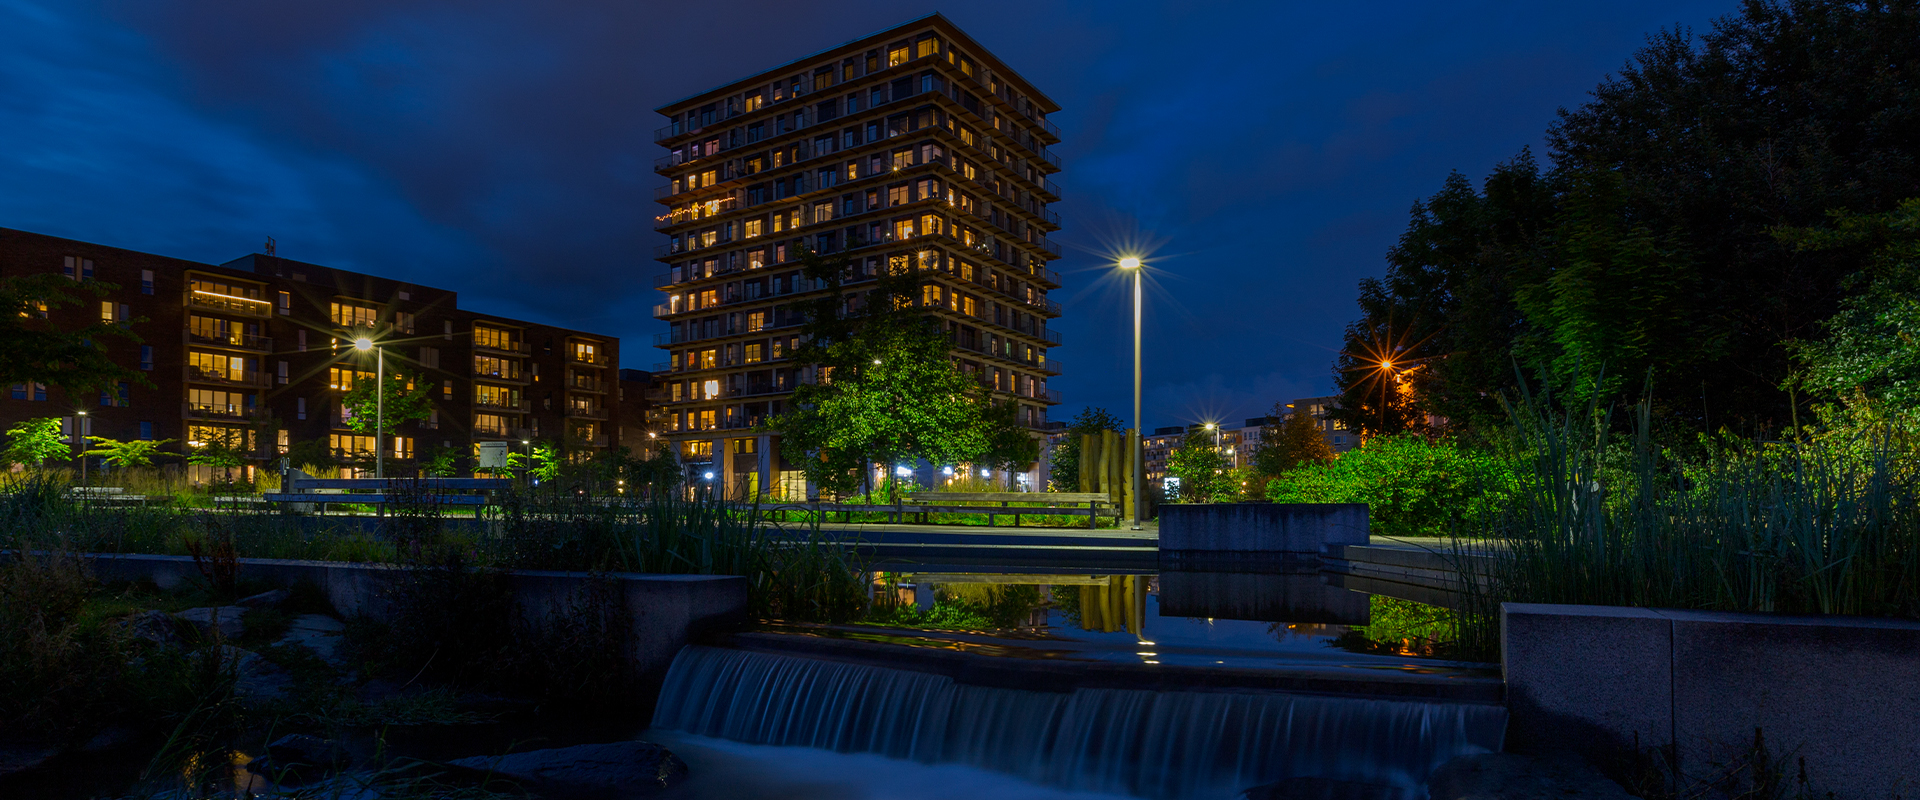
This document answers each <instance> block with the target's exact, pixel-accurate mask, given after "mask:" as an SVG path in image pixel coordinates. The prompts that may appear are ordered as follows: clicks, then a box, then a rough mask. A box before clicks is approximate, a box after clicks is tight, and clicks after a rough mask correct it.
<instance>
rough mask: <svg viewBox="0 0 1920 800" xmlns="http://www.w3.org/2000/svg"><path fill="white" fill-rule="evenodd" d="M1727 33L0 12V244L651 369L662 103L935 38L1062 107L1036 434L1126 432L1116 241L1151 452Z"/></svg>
mask: <svg viewBox="0 0 1920 800" xmlns="http://www.w3.org/2000/svg"><path fill="white" fill-rule="evenodd" d="M295 6H299V7H298V8H295ZM1733 8H1734V3H1733V2H1732V0H1718V1H1717V2H1672V1H1669V2H1645V1H1643V0H1614V1H1613V2H1607V3H1538V2H1533V3H1414V2H1402V3H1367V4H1345V3H1341V4H1329V3H1295V2H1287V3H1277V2H1270V3H1178V4H1175V3H1167V4H1156V3H1138V2H1127V1H1126V0H1100V1H1098V2H1094V1H1092V0H1083V1H1080V2H1063V3H1032V2H1001V1H1000V0H981V1H979V2H973V3H968V4H965V6H964V7H961V8H952V9H940V8H937V7H931V6H916V5H911V4H905V3H878V2H861V3H760V2H733V3H711V2H708V3H659V2H647V3H636V2H587V1H586V0H568V2H564V3H551V2H550V3H532V2H523V3H503V2H483V1H479V0H457V1H455V0H447V1H446V2H402V1H399V0H378V2H369V1H367V0H331V1H330V2H325V3H277V2H275V3H260V2H220V3H214V2H203V3H176V2H156V1H155V0H128V1H127V2H112V3H104V4H98V3H91V2H60V3H53V2H32V1H31V0H27V1H24V2H23V1H22V0H0V227H11V228H20V229H25V230H30V231H37V232H42V233H48V234H53V235H57V236H66V237H71V238H75V239H82V240H87V241H93V242H99V243H102V244H108V245H114V246H119V247H126V248H131V249H135V250H142V251H147V252H154V253H160V254H164V255H169V256H175V257H180V258H189V259H196V260H202V261H210V262H214V263H219V262H224V261H227V260H230V259H233V258H236V257H239V256H241V255H244V254H246V253H248V252H253V251H256V250H258V249H259V248H260V246H261V243H262V242H263V241H264V240H265V238H266V237H267V236H273V237H275V238H276V239H277V240H278V242H279V254H280V255H282V256H285V257H288V258H294V259H299V260H303V261H310V262H315V263H319V264H325V265H329V266H336V267H342V268H346V269H353V270H360V271H365V272H372V273H377V274H382V275H388V276H392V277H395V278H399V279H403V280H408V281H413V282H417V283H422V284H427V285H432V286H439V287H445V288H450V289H454V290H457V291H459V292H460V294H461V300H460V302H461V305H462V306H464V307H468V308H473V309H478V310H482V311H486V312H490V313H496V314H504V315H511V316H518V317H523V318H527V319H532V320H536V321H541V322H547V323H551V324H555V325H564V326H571V327H575V328H582V329H586V330H590V331H596V332H601V333H607V334H613V335H617V336H620V337H622V338H623V339H624V345H625V348H624V361H625V363H624V364H623V366H627V367H635V368H641V369H645V368H649V367H650V366H651V365H652V364H653V363H654V362H655V361H662V360H664V355H662V351H659V350H655V349H653V348H651V347H650V346H647V343H649V342H650V341H651V335H652V334H653V333H656V332H659V331H663V330H665V326H664V324H663V323H660V322H657V321H655V320H653V319H652V318H651V317H650V316H649V313H650V308H651V306H652V305H653V304H654V303H655V302H658V300H659V296H658V294H657V293H656V292H653V291H651V290H650V289H649V288H648V287H649V286H650V285H651V283H650V278H651V276H653V275H654V274H655V273H658V272H662V271H664V269H665V267H664V266H663V265H661V264H659V263H657V262H654V261H652V260H651V258H650V256H651V253H652V251H653V246H654V245H655V244H656V243H658V242H660V241H663V240H664V237H660V236H658V235H657V234H655V233H654V232H653V230H652V219H653V216H654V214H655V213H656V210H657V209H658V208H659V206H657V205H656V204H655V203H653V201H652V200H651V198H652V196H653V189H654V187H656V186H659V185H661V184H662V183H664V181H663V180H662V179H661V178H659V177H658V176H656V175H655V174H654V173H653V172H652V163H653V160H654V159H655V158H656V157H658V156H659V155H662V151H661V150H660V149H659V148H658V147H656V146H654V145H653V144H652V135H651V134H652V131H653V130H654V129H655V128H656V127H659V126H660V125H661V124H663V122H664V120H662V118H660V117H659V116H658V115H656V114H654V113H653V111H652V109H653V108H654V107H655V106H658V105H661V104H663V103H666V102H669V101H672V100H675V99H678V98H680V97H683V96H686V95H689V94H693V93H695V92H698V91H702V90H705V89H707V88H710V87H712V86H715V85H718V84H721V83H725V82H729V81H732V80H734V79H737V78H742V77H745V76H747V75H750V74H753V73H755V72H758V71H760V70H763V69H767V68H770V67H772V66H775V65H777V64H780V63H782V62H785V61H788V60H790V59H793V58H797V57H800V56H803V55H806V54H809V53H813V52H816V51H818V50H821V49H824V48H826V47H829V46H831V45H834V44H837V43H839V42H842V41H846V40H849V39H854V38H858V37H860V36H862V35H865V34H867V33H870V32H873V31H875V30H879V29H882V28H886V27H890V26H892V25H895V24H899V23H901V22H904V21H906V20H908V19H911V18H914V17H918V16H920V15H922V14H925V13H927V12H930V11H935V10H940V11H943V12H944V13H946V14H947V16H948V17H949V18H951V19H952V20H954V22H956V23H958V24H959V25H960V26H961V27H962V28H963V29H965V30H967V31H968V32H969V33H970V34H972V36H973V37H974V38H975V39H977V40H979V41H980V42H981V43H982V44H984V45H986V46H987V47H988V48H990V49H991V50H993V51H994V52H995V53H996V54H998V55H999V56H1000V58H1001V59H1003V60H1005V61H1006V62H1008V63H1009V64H1011V65H1012V66H1013V67H1014V69H1016V70H1018V71H1019V72H1020V73H1021V74H1023V75H1024V76H1025V77H1026V78H1027V79H1028V80H1029V81H1031V82H1033V83H1034V84H1036V85H1037V86H1038V87H1039V88H1040V89H1041V90H1042V91H1044V92H1046V93H1047V94H1048V95H1050V96H1051V97H1052V98H1053V99H1054V100H1055V101H1056V102H1058V103H1060V104H1061V105H1062V106H1063V107H1064V110H1063V111H1061V112H1060V113H1058V114H1056V115H1054V116H1053V117H1052V119H1053V120H1054V121H1055V122H1056V123H1057V124H1058V125H1059V126H1060V128H1061V131H1062V137H1063V138H1064V140H1065V142H1064V143H1063V144H1062V145H1060V146H1058V147H1057V148H1055V150H1056V152H1057V153H1059V154H1060V156H1061V157H1062V158H1063V159H1064V167H1065V171H1064V172H1062V173H1061V174H1060V175H1058V176H1056V177H1055V181H1056V182H1057V183H1059V184H1060V185H1061V186H1062V187H1063V189H1064V193H1065V195H1066V201H1065V202H1063V203H1060V204H1057V205H1055V206H1054V208H1055V209H1056V210H1058V211H1059V212H1060V214H1061V216H1062V217H1063V220H1062V221H1063V224H1064V225H1065V226H1066V227H1065V230H1063V231H1061V233H1060V234H1058V241H1060V242H1061V244H1062V245H1063V246H1064V250H1065V252H1066V253H1067V256H1066V258H1065V259H1063V260H1061V261H1058V262H1055V263H1054V267H1055V268H1056V269H1058V270H1059V271H1060V272H1061V273H1062V274H1063V275H1064V276H1065V277H1066V282H1067V286H1066V287H1065V288H1064V289H1061V290H1059V291H1058V292H1056V293H1054V295H1053V298H1054V299H1055V300H1057V301H1059V302H1060V303H1061V304H1062V305H1063V306H1065V309H1066V316H1065V317H1063V318H1062V319H1060V320H1058V321H1057V322H1056V325H1057V327H1058V328H1059V329H1060V330H1061V331H1062V334H1063V336H1064V340H1065V346H1064V347H1062V348H1060V349H1058V350H1055V351H1054V353H1053V354H1054V355H1057V356H1058V357H1059V358H1060V359H1061V360H1062V361H1064V362H1065V363H1066V365H1067V368H1068V371H1067V373H1066V375H1064V376H1062V377H1060V378H1059V379H1057V380H1055V381H1053V382H1051V384H1050V385H1051V386H1052V387H1053V388H1057V389H1060V390H1062V391H1063V392H1064V393H1065V396H1066V403H1065V405H1063V406H1060V407H1057V408H1055V410H1054V412H1053V418H1054V419H1062V420H1064V419H1068V418H1070V417H1071V416H1072V414H1073V413H1074V412H1075V411H1077V410H1079V409H1080V408H1081V407H1083V406H1085V405H1088V404H1092V405H1101V406H1105V407H1107V408H1109V409H1111V410H1112V411H1114V412H1116V413H1117V414H1120V415H1121V416H1123V417H1125V416H1126V415H1128V414H1129V413H1130V406H1131V400H1130V395H1129V394H1128V391H1129V387H1130V383H1129V381H1130V368H1131V362H1130V357H1131V350H1130V342H1129V333H1130V328H1129V327H1128V320H1127V316H1126V314H1127V305H1126V295H1125V293H1124V290H1123V289H1122V288H1121V287H1122V285H1121V284H1119V283H1118V282H1116V281H1115V280H1113V279H1112V278H1111V269H1110V264H1111V254H1112V253H1113V252H1115V251H1116V250H1117V249H1119V248H1122V247H1126V246H1129V245H1134V246H1147V247H1148V248H1150V254H1149V255H1150V257H1149V260H1148V264H1149V266H1150V268H1151V270H1152V276H1153V277H1152V279H1151V282H1150V284H1149V287H1148V294H1147V313H1146V335H1147V349H1146V364H1147V373H1146V417H1147V419H1146V425H1147V426H1148V427H1150V428H1151V427H1157V426H1162V425H1176V424H1189V423H1193V422H1196V421H1201V420H1206V419H1227V420H1234V421H1236V422H1237V421H1238V420H1239V419H1240V418H1242V417H1246V416H1250V415H1256V414H1260V413H1263V412H1264V411H1265V410H1266V409H1267V408H1268V407H1270V406H1271V405H1272V404H1273V403H1274V401H1276V400H1278V401H1285V400H1291V399H1293V398H1296V397H1304V396H1310V395H1316V394H1323V393H1326V392H1328V391H1329V390H1330V389H1331V387H1332V372H1331V363H1332V359H1333V356H1334V352H1335V350H1336V349H1337V348H1338V347H1339V345H1340V334H1341V330H1342V328H1343V327H1344V326H1345V325H1346V324H1347V323H1348V322H1349V321H1351V320H1352V319H1353V318H1354V317H1355V316H1356V315H1357V313H1358V312H1357V310H1356V308H1355V305H1354V296H1355V288H1354V287H1355V283H1356V282H1357V281H1358V280H1359V279H1360V278H1362V277H1365V276H1368V275H1378V274H1380V273H1381V271H1382V269H1383V262H1382V257H1383V255H1384V253H1385V252H1386V249H1387V248H1388V247H1389V246H1390V245H1391V244H1392V243H1393V241H1394V239H1395V238H1396V237H1397V236H1398V235H1399V233H1400V232H1401V230H1403V229H1404V227H1405V224H1406V220H1407V211H1408V208H1409V207H1410V206H1411V205H1412V204H1413V203H1414V202H1415V201H1416V200H1418V199H1420V198H1422V197H1424V196H1426V195H1429V194H1431V193H1433V192H1434V191H1435V190H1437V189H1438V188H1439V186H1440V184H1441V181H1442V180H1443V179H1444V178H1445V177H1446V175H1447V173H1448V171H1450V170H1459V171H1461V172H1464V173H1466V174H1467V175H1469V176H1471V177H1473V178H1475V179H1476V180H1478V178H1480V177H1481V176H1483V175H1484V174H1485V173H1486V171H1487V170H1488V169H1489V168H1490V167H1491V166H1492V165H1493V164H1494V163H1496V162H1498V161H1501V160H1504V159H1507V158H1510V157H1512V156H1513V155H1514V154H1516V153H1518V152H1519V151H1520V149H1521V148H1522V147H1528V146H1531V147H1533V148H1534V150H1535V152H1536V153H1539V152H1541V136H1542V133H1543V131H1544V130H1545V129H1546V126H1547V125H1548V124H1549V123H1550V122H1551V121H1552V119H1553V118H1554V113H1555V110H1556V109H1558V108H1559V107H1561V106H1571V105H1575V104H1578V103H1580V102H1581V101H1582V100H1584V99H1585V97H1586V93H1587V91H1588V90H1589V89H1591V88H1592V87H1593V86H1594V85H1595V84H1596V83H1597V82H1598V81H1599V80H1600V79H1601V78H1602V77H1603V76H1604V75H1606V74H1607V73H1608V72H1610V71H1613V70H1617V69H1618V68H1619V67H1620V66H1621V65H1622V64H1623V63H1625V61H1626V59H1627V58H1628V57H1629V56H1630V55H1631V54H1632V52H1633V51H1634V50H1635V49H1636V48H1637V47H1639V46H1640V45H1641V44H1642V43H1643V42H1644V40H1645V37H1646V35H1647V34H1649V33H1651V32H1653V31H1655V30H1656V29H1659V28H1661V27H1672V26H1676V25H1679V26H1688V27H1692V28H1695V29H1696V30H1698V29H1704V28H1705V27H1707V26H1708V25H1709V24H1710V22H1711V20H1712V18H1713V17H1715V16H1719V15H1722V14H1726V13H1729V12H1731V11H1732V10H1733Z"/></svg>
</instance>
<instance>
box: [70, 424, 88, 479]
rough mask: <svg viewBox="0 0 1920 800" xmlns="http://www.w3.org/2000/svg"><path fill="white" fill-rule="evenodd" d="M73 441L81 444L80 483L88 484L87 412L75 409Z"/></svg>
mask: <svg viewBox="0 0 1920 800" xmlns="http://www.w3.org/2000/svg"><path fill="white" fill-rule="evenodd" d="M73 442H74V444H77V445H79V446H80V485H81V486H85V485H87V412H85V411H75V412H74V416H73Z"/></svg>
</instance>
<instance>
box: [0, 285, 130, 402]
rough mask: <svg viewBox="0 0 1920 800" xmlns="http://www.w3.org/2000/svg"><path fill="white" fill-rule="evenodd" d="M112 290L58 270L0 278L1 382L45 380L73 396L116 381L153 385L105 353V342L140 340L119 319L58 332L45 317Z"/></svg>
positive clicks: (80, 304)
mask: <svg viewBox="0 0 1920 800" xmlns="http://www.w3.org/2000/svg"><path fill="white" fill-rule="evenodd" d="M116 288H119V287H117V286H114V285H113V284H110V283H94V282H91V281H88V282H81V281H74V280H71V279H69V278H66V277H64V276H62V275H59V274H56V273H36V274H31V275H17V276H13V277H9V278H0V384H15V383H44V384H47V385H49V386H55V387H59V388H60V389H62V390H64V391H66V392H68V393H69V394H75V395H79V394H85V393H87V392H90V391H98V390H101V389H103V388H110V387H111V386H112V385H113V384H114V383H116V382H118V381H128V382H131V383H137V384H140V385H141V386H152V385H153V383H152V382H150V381H148V380H147V378H146V376H145V375H144V374H142V373H140V372H138V371H135V370H132V369H128V368H126V367H123V366H121V365H119V364H117V363H114V361H113V359H112V358H110V357H109V356H108V355H107V349H106V343H108V342H112V341H116V340H117V341H121V342H125V343H129V344H138V343H139V342H140V337H138V336H135V335H134V334H133V332H132V331H131V330H130V329H128V328H127V327H126V326H125V325H123V324H122V323H118V322H104V321H96V322H94V323H92V324H90V325H86V326H84V327H81V328H77V329H74V330H62V329H60V328H59V327H57V326H56V325H55V324H54V323H53V322H52V321H51V320H49V319H48V315H47V312H49V311H53V310H57V309H61V308H65V307H68V306H81V307H85V306H87V305H89V304H90V303H91V302H93V301H94V300H96V299H97V298H101V297H105V296H107V293H108V292H109V291H110V290H113V289H116ZM93 319H95V320H98V319H99V317H98V316H95V317H93ZM138 321H139V320H129V321H128V323H132V322H138Z"/></svg>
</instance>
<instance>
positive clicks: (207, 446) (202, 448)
mask: <svg viewBox="0 0 1920 800" xmlns="http://www.w3.org/2000/svg"><path fill="white" fill-rule="evenodd" d="M187 447H188V451H187V463H189V464H195V465H198V466H203V467H208V468H210V469H214V470H219V472H220V480H221V481H222V482H232V481H233V471H234V470H237V469H239V468H241V467H244V466H246V464H247V455H248V453H247V450H246V433H245V432H244V431H240V430H236V429H226V428H222V429H219V430H218V431H217V432H216V433H214V434H213V435H211V436H209V437H208V438H207V439H206V440H205V441H201V442H188V443H187Z"/></svg>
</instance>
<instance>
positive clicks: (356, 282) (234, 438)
mask: <svg viewBox="0 0 1920 800" xmlns="http://www.w3.org/2000/svg"><path fill="white" fill-rule="evenodd" d="M39 272H53V273H59V274H62V275H65V276H66V277H68V278H70V279H72V280H75V281H79V282H91V283H99V284H110V285H111V286H112V287H113V288H111V289H110V290H108V292H107V294H106V295H105V296H104V297H102V298H100V299H98V300H97V301H96V300H89V304H88V305H87V306H86V307H83V308H64V309H50V310H48V311H47V312H46V313H47V317H48V319H49V321H50V322H51V323H53V324H55V325H58V326H60V327H62V328H68V329H72V328H77V327H80V326H82V325H84V324H86V323H88V322H91V321H93V320H102V321H112V322H116V323H118V324H122V325H124V326H126V328H127V329H128V330H129V331H130V332H132V333H133V334H135V335H136V336H138V337H139V339H140V341H139V342H138V343H130V342H122V341H118V340H116V341H111V342H103V343H101V344H103V345H104V346H105V347H106V348H107V350H108V354H109V356H110V357H112V358H113V359H114V360H115V361H116V362H117V363H119V364H121V365H122V366H125V367H127V368H129V369H133V370H136V371H137V372H139V373H140V375H141V376H143V377H144V378H145V379H146V380H147V382H149V383H151V384H152V385H151V386H145V385H139V384H138V383H137V382H133V381H128V382H121V383H119V384H117V385H116V386H114V387H110V388H109V389H108V390H106V391H102V392H99V393H98V395H97V396H94V395H93V394H92V393H89V394H88V395H87V396H66V395H62V394H61V393H60V392H59V391H58V390H55V389H51V388H49V387H46V386H42V385H26V384H16V385H13V386H10V387H6V392H5V394H4V395H0V426H7V425H12V424H14V423H16V422H19V421H21V420H25V419H29V418H36V417H63V418H70V427H69V430H73V428H74V427H77V428H79V430H78V431H75V433H76V434H78V435H93V436H102V437H107V438H112V439H121V440H134V439H143V440H163V439H172V440H174V441H175V442H177V443H178V444H176V445H173V446H172V447H174V448H181V447H184V448H188V449H191V448H195V447H200V446H204V445H206V444H208V443H223V444H227V445H228V446H231V447H233V448H234V449H236V450H238V451H241V452H242V453H244V454H245V455H246V456H247V458H248V462H249V466H248V467H247V468H246V469H249V470H251V469H254V468H256V467H260V466H265V465H267V464H269V463H270V462H274V461H276V460H277V459H276V457H277V456H279V455H281V454H286V453H288V452H289V451H290V450H292V449H293V448H294V447H295V446H302V445H304V446H306V447H314V446H315V445H311V444H308V443H319V444H318V446H319V447H324V448H325V449H326V450H327V451H330V452H331V453H333V454H335V455H338V456H346V457H367V456H370V455H371V454H372V453H373V452H374V436H373V435H372V434H371V432H368V433H359V432H356V431H354V430H352V428H351V427H350V426H349V425H348V424H347V423H348V420H349V418H350V414H349V413H348V410H347V409H346V408H345V406H344V404H343V403H342V402H341V399H342V397H343V396H344V395H345V394H346V393H347V392H348V391H351V390H352V388H353V386H354V384H355V383H356V382H359V381H369V380H373V379H374V376H375V374H376V373H377V372H378V371H379V369H380V364H379V361H380V358H381V357H382V355H384V358H385V364H386V367H387V369H389V370H394V371H396V372H404V373H406V374H409V375H413V376H416V377H417V379H418V380H419V381H422V382H425V383H427V384H428V385H430V386H432V387H433V388H434V391H432V392H431V411H430V413H429V416H428V418H427V419H424V420H419V421H416V422H409V423H407V424H405V425H403V426H401V427H400V428H398V429H397V430H396V431H395V432H394V434H393V435H392V436H390V437H387V439H386V441H384V442H382V444H381V448H380V449H381V451H383V452H384V454H385V456H386V458H387V459H389V460H392V461H394V462H396V468H398V469H402V470H405V469H407V468H408V464H409V462H412V461H414V460H415V459H416V458H419V457H421V456H424V455H426V454H427V453H428V452H429V451H431V450H434V449H439V448H449V447H453V448H460V449H461V450H462V451H463V452H466V451H470V450H471V448H472V446H473V445H474V444H475V443H478V442H482V441H511V442H515V443H516V444H517V443H519V442H523V441H524V442H531V441H534V440H545V441H551V442H555V443H558V444H560V445H561V446H562V447H563V448H565V449H567V450H569V451H572V452H575V453H588V452H591V451H594V450H598V449H604V448H607V447H611V446H615V445H617V444H618V440H617V437H618V435H619V434H618V430H617V428H618V426H617V425H616V424H615V423H614V420H613V418H612V413H613V411H614V409H615V408H617V406H618V402H619V396H618V391H619V386H618V383H617V381H616V380H615V377H614V375H615V365H617V364H618V363H619V362H618V359H619V347H620V343H619V340H618V339H616V338H614V337H610V336H601V335H597V334H591V333H586V332H582V331H575V330H568V329H563V328H555V327H551V326H546V325H539V324H535V323H530V322H524V321H520V320H514V319H509V318H506V317H498V316H493V315H487V314H481V313H477V312H473V311H468V310H464V309H461V308H460V307H459V303H458V297H457V295H456V293H455V292H453V291H451V290H446V289H438V288H434V287H429V286H421V285H418V284H410V283H406V282H402V281H396V280H391V279H388V278H381V277H378V276H373V275H366V274H362V273H357V272H351V271H347V270H341V269H334V268H331V267H325V266H320V265H317V264H308V263H304V262H300V261H295V260H292V259H287V258H280V257H278V256H273V255H266V254H252V255H247V256H243V257H241V258H238V259H235V260H233V261H229V262H227V263H225V264H220V265H213V264H202V263H198V262H193V261H187V260H183V259H176V258H168V257H165V256H158V255H153V254H150V253H140V252H136V251H132V250H125V249H121V248H116V247H108V246H104V245H97V244H91V243H87V242H80V241H75V240H72V239H62V238H58V237H53V236H45V235H41V234H34V233H28V232H24V231H16V230H8V229H0V277H4V276H16V275H23V274H29V273H39ZM362 337H364V338H368V339H370V340H372V341H373V342H376V343H377V348H376V350H370V351H365V352H363V351H360V350H357V349H355V347H354V346H353V345H354V342H355V340H356V339H359V338H362ZM82 411H84V412H86V413H85V414H84V415H83V414H80V413H79V412H82ZM202 472H205V470H204V469H203V470H202ZM390 474H391V473H390ZM196 477H198V478H204V477H209V476H208V475H204V474H197V475H196Z"/></svg>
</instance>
